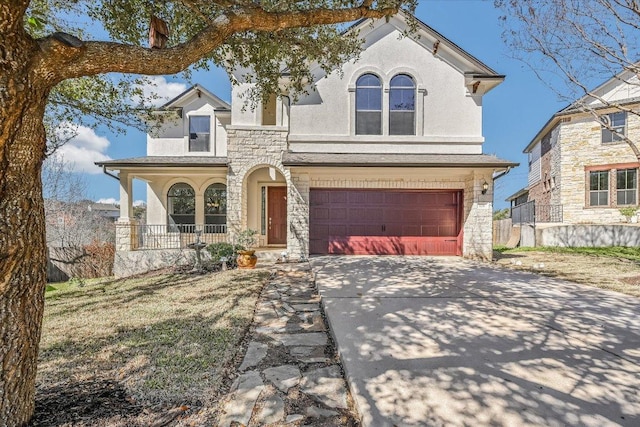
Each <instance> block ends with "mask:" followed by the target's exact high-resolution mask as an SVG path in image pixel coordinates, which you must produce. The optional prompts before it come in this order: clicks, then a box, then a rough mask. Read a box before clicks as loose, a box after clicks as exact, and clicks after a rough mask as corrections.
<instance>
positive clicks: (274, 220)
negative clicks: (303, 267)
mask: <svg viewBox="0 0 640 427" xmlns="http://www.w3.org/2000/svg"><path fill="white" fill-rule="evenodd" d="M267 189H268V192H267V197H268V204H267V228H268V231H267V243H268V244H269V245H284V244H286V243H287V187H267Z"/></svg>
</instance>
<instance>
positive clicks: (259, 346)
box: [239, 341, 269, 372]
mask: <svg viewBox="0 0 640 427" xmlns="http://www.w3.org/2000/svg"><path fill="white" fill-rule="evenodd" d="M267 348H269V346H267V345H266V344H263V343H261V342H256V341H252V342H250V343H249V347H248V348H247V353H246V354H245V356H244V359H243V360H242V365H240V368H239V369H240V372H242V371H246V370H247V369H249V368H253V367H254V366H257V365H258V364H259V363H260V362H262V359H264V357H265V356H266V355H267Z"/></svg>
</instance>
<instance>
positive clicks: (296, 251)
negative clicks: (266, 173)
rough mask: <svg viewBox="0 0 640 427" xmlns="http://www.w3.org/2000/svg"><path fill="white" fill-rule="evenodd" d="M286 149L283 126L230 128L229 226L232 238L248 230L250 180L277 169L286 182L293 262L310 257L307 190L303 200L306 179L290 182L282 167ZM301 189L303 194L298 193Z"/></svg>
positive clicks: (290, 248) (290, 246) (289, 247)
mask: <svg viewBox="0 0 640 427" xmlns="http://www.w3.org/2000/svg"><path fill="white" fill-rule="evenodd" d="M286 150H287V129H286V128H284V127H276V126H273V127H264V126H261V127H250V126H229V127H228V128H227V159H228V161H229V172H228V176H227V227H228V230H229V235H230V236H229V237H230V239H233V238H234V236H235V235H236V234H237V233H238V232H240V231H242V230H244V229H246V228H247V209H248V205H247V202H248V197H247V177H248V176H249V174H251V173H252V172H253V171H255V170H256V169H259V168H261V167H274V168H276V169H277V170H278V171H279V172H280V173H281V174H282V175H283V176H284V178H285V181H286V183H287V189H288V194H287V216H288V221H287V222H288V224H289V228H288V229H287V251H288V252H289V256H290V257H292V259H295V258H297V257H299V256H301V255H303V256H304V257H305V258H306V256H307V255H308V236H309V226H308V219H307V220H306V222H305V221H303V220H302V219H301V218H302V216H303V215H306V216H305V218H307V217H308V205H309V201H308V200H309V199H308V189H307V190H306V193H307V196H306V200H305V198H304V193H305V188H304V179H302V180H300V179H297V180H296V181H295V182H294V181H292V179H291V173H290V171H289V170H288V169H287V168H285V167H284V166H283V165H282V153H283V152H284V151H286ZM300 189H301V190H302V193H300V192H299V190H300Z"/></svg>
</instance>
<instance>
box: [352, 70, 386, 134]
mask: <svg viewBox="0 0 640 427" xmlns="http://www.w3.org/2000/svg"><path fill="white" fill-rule="evenodd" d="M356 135H382V85H381V84H380V79H379V78H378V77H376V76H374V75H373V74H363V75H362V76H360V77H359V78H358V80H357V81H356Z"/></svg>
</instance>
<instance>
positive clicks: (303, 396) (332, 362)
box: [219, 263, 357, 427]
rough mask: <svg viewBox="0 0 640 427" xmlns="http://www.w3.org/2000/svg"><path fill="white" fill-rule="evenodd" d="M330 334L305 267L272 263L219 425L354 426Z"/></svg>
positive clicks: (305, 264) (353, 414) (353, 418)
mask: <svg viewBox="0 0 640 427" xmlns="http://www.w3.org/2000/svg"><path fill="white" fill-rule="evenodd" d="M328 334H329V332H328V328H327V327H326V324H325V321H324V317H323V314H322V308H321V306H320V297H319V295H318V294H317V292H316V288H315V283H314V281H313V278H312V276H311V272H310V267H309V264H308V263H301V264H276V265H275V274H274V275H273V276H272V279H271V280H270V282H269V283H268V285H267V286H266V287H265V289H264V290H263V292H262V295H261V297H260V300H259V302H258V304H257V305H256V312H255V315H254V321H253V325H252V329H251V335H252V339H251V341H250V342H249V346H248V348H247V352H246V354H245V356H244V359H243V362H242V365H241V366H240V368H239V372H243V371H245V370H247V369H251V371H249V372H246V373H244V374H241V375H240V377H238V379H237V380H236V387H235V388H232V389H231V391H230V393H229V394H228V395H227V396H226V398H225V402H226V403H225V404H224V406H223V407H224V413H223V414H222V417H221V419H220V422H219V425H224V426H228V425H229V424H230V423H231V422H233V421H235V422H238V423H240V425H243V426H247V427H254V426H256V427H257V426H262V425H292V426H301V425H304V426H310V427H311V426H313V427H328V426H340V425H344V423H345V422H346V423H347V424H348V425H355V424H357V421H356V417H357V415H356V413H355V412H354V411H353V409H352V408H350V407H349V406H348V404H347V402H348V401H349V397H348V391H347V387H346V382H345V380H344V378H343V376H342V373H341V372H342V371H341V368H340V366H339V365H338V364H337V363H338V362H337V360H338V359H337V356H336V354H335V352H334V350H333V348H332V347H330V339H329V335H328ZM303 382H304V384H303ZM249 389H250V390H249ZM310 401H313V402H314V403H313V406H309V402H310Z"/></svg>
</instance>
